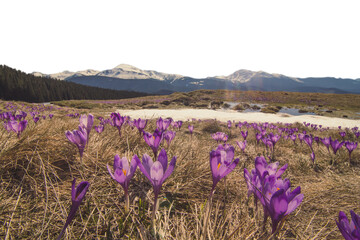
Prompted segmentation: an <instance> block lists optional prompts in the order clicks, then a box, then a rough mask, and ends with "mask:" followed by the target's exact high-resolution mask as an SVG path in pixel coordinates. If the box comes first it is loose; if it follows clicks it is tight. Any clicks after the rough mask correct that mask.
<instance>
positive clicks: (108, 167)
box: [106, 164, 116, 180]
mask: <svg viewBox="0 0 360 240" xmlns="http://www.w3.org/2000/svg"><path fill="white" fill-rule="evenodd" d="M106 167H107V170H108V172H109V174H110V176H111V177H112V178H113V179H114V180H116V179H115V176H114V174H113V173H112V172H111V169H110V166H109V165H108V164H106Z"/></svg>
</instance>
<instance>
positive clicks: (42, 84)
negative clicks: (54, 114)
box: [0, 65, 148, 102]
mask: <svg viewBox="0 0 360 240" xmlns="http://www.w3.org/2000/svg"><path fill="white" fill-rule="evenodd" d="M146 95H148V94H146V93H139V92H130V91H117V90H110V89H103V88H98V87H89V86H85V85H80V84H76V83H72V82H67V81H63V80H57V79H52V78H48V77H36V76H34V75H32V74H27V73H24V72H22V71H19V70H16V69H13V68H10V67H8V66H6V65H0V99H3V100H16V101H26V102H50V101H61V100H72V99H74V100H75V99H76V100H79V99H122V98H133V97H141V96H146Z"/></svg>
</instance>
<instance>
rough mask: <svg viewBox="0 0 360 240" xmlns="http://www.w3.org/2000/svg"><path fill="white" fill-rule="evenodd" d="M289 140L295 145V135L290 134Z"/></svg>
mask: <svg viewBox="0 0 360 240" xmlns="http://www.w3.org/2000/svg"><path fill="white" fill-rule="evenodd" d="M289 137H290V139H291V140H292V141H293V142H294V144H295V141H296V135H295V134H291V135H290V136H289Z"/></svg>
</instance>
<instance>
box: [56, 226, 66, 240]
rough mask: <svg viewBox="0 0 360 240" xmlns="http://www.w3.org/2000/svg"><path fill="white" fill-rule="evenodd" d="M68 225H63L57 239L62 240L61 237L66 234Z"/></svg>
mask: <svg viewBox="0 0 360 240" xmlns="http://www.w3.org/2000/svg"><path fill="white" fill-rule="evenodd" d="M66 227H67V225H65V226H64V227H63V229H62V230H61V232H60V235H59V237H58V238H57V239H56V240H60V239H61V237H62V235H64V233H65V230H66Z"/></svg>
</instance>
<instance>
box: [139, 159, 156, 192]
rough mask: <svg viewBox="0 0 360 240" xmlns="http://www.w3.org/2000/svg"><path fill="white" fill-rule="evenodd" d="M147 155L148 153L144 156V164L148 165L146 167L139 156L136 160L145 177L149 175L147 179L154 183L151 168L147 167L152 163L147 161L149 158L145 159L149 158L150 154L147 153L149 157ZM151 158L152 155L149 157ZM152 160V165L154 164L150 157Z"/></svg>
mask: <svg viewBox="0 0 360 240" xmlns="http://www.w3.org/2000/svg"><path fill="white" fill-rule="evenodd" d="M145 155H146V154H144V156H143V162H144V164H147V165H146V167H145V166H144V165H143V164H142V163H141V161H140V159H139V158H136V159H135V160H136V162H137V165H138V166H139V169H140V171H141V172H142V173H143V174H144V175H145V177H147V179H149V181H150V182H151V184H152V185H154V181H153V180H152V179H151V177H150V168H149V169H147V168H148V167H149V166H150V165H149V164H150V163H145V161H147V160H145V159H147V157H149V156H148V155H147V157H145ZM149 158H150V157H149ZM150 161H151V165H152V160H151V158H150ZM150 167H151V166H150Z"/></svg>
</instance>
